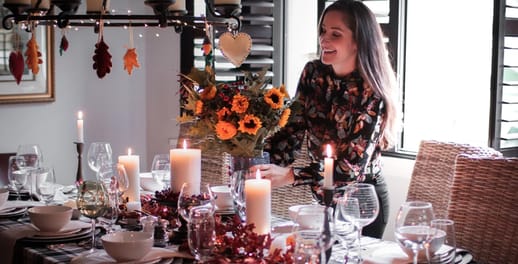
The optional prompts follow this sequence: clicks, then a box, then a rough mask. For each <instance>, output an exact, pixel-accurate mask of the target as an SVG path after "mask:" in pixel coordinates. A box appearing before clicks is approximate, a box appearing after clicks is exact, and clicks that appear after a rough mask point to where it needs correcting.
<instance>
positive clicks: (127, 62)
mask: <svg viewBox="0 0 518 264" xmlns="http://www.w3.org/2000/svg"><path fill="white" fill-rule="evenodd" d="M129 34H130V46H129V48H128V50H127V51H126V54H124V58H123V60H124V70H126V71H127V72H128V74H129V75H131V73H132V72H133V67H135V68H139V67H140V64H139V63H138V59H137V51H136V48H135V47H134V46H133V28H132V27H131V26H130V27H129Z"/></svg>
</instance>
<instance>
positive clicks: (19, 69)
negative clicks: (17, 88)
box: [9, 50, 25, 84]
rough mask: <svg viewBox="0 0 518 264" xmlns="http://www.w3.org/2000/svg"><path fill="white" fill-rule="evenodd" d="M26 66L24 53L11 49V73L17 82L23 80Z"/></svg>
mask: <svg viewBox="0 0 518 264" xmlns="http://www.w3.org/2000/svg"><path fill="white" fill-rule="evenodd" d="M24 66H25V63H24V62H23V55H22V53H21V52H20V51H19V50H17V51H11V54H10V55H9V71H11V74H12V75H13V76H14V79H15V80H16V84H20V81H21V80H22V75H23V69H24Z"/></svg>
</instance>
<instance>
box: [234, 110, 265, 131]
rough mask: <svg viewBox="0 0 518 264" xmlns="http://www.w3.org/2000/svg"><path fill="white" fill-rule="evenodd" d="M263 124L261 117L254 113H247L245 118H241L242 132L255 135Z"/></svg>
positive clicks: (240, 129)
mask: <svg viewBox="0 0 518 264" xmlns="http://www.w3.org/2000/svg"><path fill="white" fill-rule="evenodd" d="M261 126H262V122H261V119H260V118H259V117H257V116H254V115H250V114H247V115H245V117H243V119H241V120H239V131H240V132H241V133H248V134H250V135H255V134H257V131H258V130H259V128H261Z"/></svg>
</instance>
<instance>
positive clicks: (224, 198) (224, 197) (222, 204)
mask: <svg viewBox="0 0 518 264" xmlns="http://www.w3.org/2000/svg"><path fill="white" fill-rule="evenodd" d="M210 189H211V190H212V193H213V194H214V196H216V200H215V202H216V206H217V209H220V210H222V209H228V208H232V206H234V200H233V199H232V195H231V194H230V188H229V187H228V186H226V185H218V186H212V187H211V188H210Z"/></svg>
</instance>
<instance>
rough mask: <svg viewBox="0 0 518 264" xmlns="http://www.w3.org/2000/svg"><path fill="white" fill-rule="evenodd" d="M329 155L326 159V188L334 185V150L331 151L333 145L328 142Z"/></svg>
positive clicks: (327, 150)
mask: <svg viewBox="0 0 518 264" xmlns="http://www.w3.org/2000/svg"><path fill="white" fill-rule="evenodd" d="M326 152H327V157H326V158H325V159H324V188H326V187H328V188H331V187H333V171H334V168H333V162H334V160H333V158H332V156H333V152H332V151H331V146H330V145H329V144H327V146H326Z"/></svg>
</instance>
